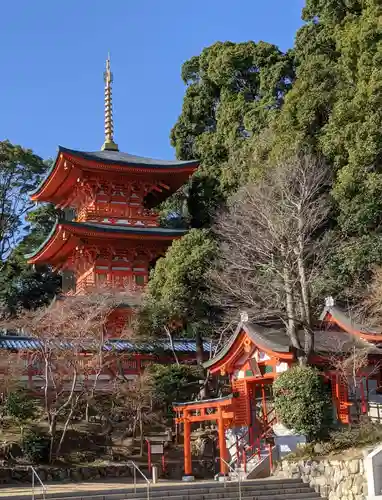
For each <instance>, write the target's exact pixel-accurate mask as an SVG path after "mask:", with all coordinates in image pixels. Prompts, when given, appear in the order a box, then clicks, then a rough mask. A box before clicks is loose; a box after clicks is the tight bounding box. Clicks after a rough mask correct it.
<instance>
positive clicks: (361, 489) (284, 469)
mask: <svg viewBox="0 0 382 500" xmlns="http://www.w3.org/2000/svg"><path fill="white" fill-rule="evenodd" d="M273 475H274V476H275V477H280V478H281V477H283V478H298V479H302V480H303V482H304V483H309V485H310V486H311V487H312V488H314V489H315V491H316V492H317V493H320V495H321V496H322V497H324V498H327V499H328V500H365V499H366V497H367V480H366V475H365V468H364V462H363V458H354V459H347V460H331V459H329V458H323V459H321V460H318V459H315V460H307V459H305V460H297V461H295V462H287V461H286V460H283V461H282V462H280V463H278V464H277V465H276V466H275V469H274V472H273Z"/></svg>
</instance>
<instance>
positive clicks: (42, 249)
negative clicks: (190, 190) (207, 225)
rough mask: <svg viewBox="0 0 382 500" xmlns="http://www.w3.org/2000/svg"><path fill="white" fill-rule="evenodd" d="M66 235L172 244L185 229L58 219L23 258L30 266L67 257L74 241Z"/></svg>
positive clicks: (184, 232) (78, 237)
mask: <svg viewBox="0 0 382 500" xmlns="http://www.w3.org/2000/svg"><path fill="white" fill-rule="evenodd" d="M65 232H67V233H69V234H70V235H71V236H73V237H74V238H77V239H80V238H81V236H86V237H97V236H100V235H102V238H105V237H106V238H110V239H119V240H120V239H124V240H127V239H130V240H136V239H145V240H151V241H153V240H154V241H155V240H167V241H171V240H173V239H175V238H179V237H181V236H183V235H184V234H186V232H187V230H185V229H168V228H163V227H140V226H138V227H137V226H127V225H126V226H123V225H117V224H102V223H97V222H94V223H93V222H73V221H60V220H58V221H57V222H56V224H55V225H54V226H53V228H52V230H51V232H50V234H49V235H48V236H47V238H46V239H45V241H44V242H43V243H41V245H40V246H39V247H38V248H37V249H36V250H35V251H34V252H32V253H30V254H27V255H25V258H26V259H28V260H29V262H30V263H31V264H34V263H36V262H37V261H39V260H40V261H42V262H49V259H51V257H52V256H53V255H57V254H58V253H61V255H66V254H68V253H69V252H70V251H71V250H72V249H73V245H75V241H70V238H67V237H64V234H65ZM60 236H61V237H60ZM44 254H45V255H44Z"/></svg>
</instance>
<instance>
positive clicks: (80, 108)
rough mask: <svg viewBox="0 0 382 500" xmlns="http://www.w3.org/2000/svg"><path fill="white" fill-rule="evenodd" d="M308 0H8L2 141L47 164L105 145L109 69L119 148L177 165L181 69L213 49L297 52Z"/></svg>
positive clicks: (1, 51) (2, 34) (1, 34)
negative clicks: (174, 141)
mask: <svg viewBox="0 0 382 500" xmlns="http://www.w3.org/2000/svg"><path fill="white" fill-rule="evenodd" d="M304 3H305V2H304V0H240V1H234V0H192V1H191V2H188V1H185V0H108V1H100V0H65V1H58V0H34V1H31V0H14V1H10V0H4V1H3V2H2V3H1V15H2V19H3V22H2V27H1V31H0V60H1V72H0V74H1V78H0V140H3V139H9V140H10V141H12V142H14V143H17V144H21V145H23V146H25V147H30V148H32V149H33V150H34V151H35V152H36V153H37V154H39V155H41V156H43V157H44V158H47V157H52V156H55V154H56V148H57V146H58V145H59V144H60V145H62V146H65V147H69V148H73V149H81V150H84V151H94V150H98V149H99V148H100V146H101V144H102V142H103V71H104V64H105V58H106V56H107V52H108V51H110V53H111V60H112V71H113V73H114V94H113V96H114V99H113V100H114V115H115V140H116V142H117V143H118V145H119V148H120V150H123V151H126V152H129V153H133V154H140V155H142V156H152V157H156V158H165V159H167V158H173V157H174V151H173V149H172V148H171V146H170V141H169V133H170V130H171V127H172V126H173V124H174V123H175V121H176V119H177V116H178V115H179V113H180V111H181V106H182V99H183V94H184V85H183V82H182V81H181V79H180V69H181V65H182V63H183V62H184V61H185V60H187V59H188V58H190V57H191V56H193V55H197V54H199V53H200V51H201V50H202V49H203V48H204V47H206V46H208V45H211V44H212V43H214V42H216V41H218V40H220V41H225V40H231V41H234V42H239V41H247V40H254V41H258V40H265V41H269V42H272V43H275V44H277V45H279V46H280V47H281V48H282V49H287V48H289V47H291V46H292V44H293V39H294V35H295V32H296V30H297V29H298V27H299V26H300V25H301V19H300V17H301V9H302V7H303V4H304Z"/></svg>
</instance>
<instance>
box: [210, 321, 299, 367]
mask: <svg viewBox="0 0 382 500" xmlns="http://www.w3.org/2000/svg"><path fill="white" fill-rule="evenodd" d="M280 333H281V334H280ZM246 336H248V338H249V339H250V340H251V342H252V343H253V345H255V346H257V347H258V348H259V349H261V350H263V351H264V352H266V353H268V354H270V355H271V356H275V357H278V358H279V359H293V353H292V352H291V347H290V341H289V338H288V337H286V335H285V334H284V335H283V334H282V332H280V331H279V330H273V329H271V328H264V327H261V326H259V325H256V324H252V323H247V322H240V323H239V324H238V326H237V328H236V330H235V332H234V333H233V335H232V336H231V338H230V339H229V341H228V342H227V344H226V345H225V346H224V347H223V349H221V351H220V352H218V353H217V354H216V355H215V356H214V357H213V358H211V359H209V360H208V361H205V362H204V363H203V366H204V368H206V369H209V370H213V371H215V369H216V368H217V366H220V365H221V364H222V363H224V362H225V361H227V360H228V359H230V360H231V358H232V360H233V358H234V357H239V355H240V352H242V351H241V347H243V346H242V344H243V341H244V339H245V337H246ZM235 353H237V356H234V355H235Z"/></svg>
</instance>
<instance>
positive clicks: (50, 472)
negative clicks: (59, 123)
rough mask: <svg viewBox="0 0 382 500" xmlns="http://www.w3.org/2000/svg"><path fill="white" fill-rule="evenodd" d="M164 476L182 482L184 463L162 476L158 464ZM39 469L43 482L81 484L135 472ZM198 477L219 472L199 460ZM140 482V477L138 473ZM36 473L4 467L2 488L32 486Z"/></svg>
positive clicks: (114, 468) (92, 468) (0, 473)
mask: <svg viewBox="0 0 382 500" xmlns="http://www.w3.org/2000/svg"><path fill="white" fill-rule="evenodd" d="M157 465H158V468H159V475H160V477H166V478H168V479H172V480H180V479H182V476H183V462H178V463H168V464H166V474H165V476H164V475H163V474H162V470H161V465H160V464H157ZM34 468H35V470H36V471H37V473H38V475H39V476H40V478H41V481H42V482H43V483H49V482H55V481H57V482H81V481H93V480H97V479H102V478H108V479H113V478H122V477H123V478H133V470H132V468H131V467H128V466H127V465H126V464H110V465H99V466H97V465H88V466H83V467H50V466H42V465H35V466H34ZM140 468H141V470H142V472H143V473H144V474H145V475H146V476H147V477H149V471H148V468H147V466H146V467H142V466H140ZM192 468H193V471H194V474H195V477H197V478H200V479H212V478H213V476H214V474H215V471H214V470H212V469H211V464H209V463H204V462H199V461H195V462H193V463H192ZM137 478H138V479H139V480H140V479H141V478H140V474H139V472H137ZM31 481H32V472H31V470H30V469H28V468H27V467H21V466H14V467H0V485H5V484H21V483H22V484H31Z"/></svg>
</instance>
